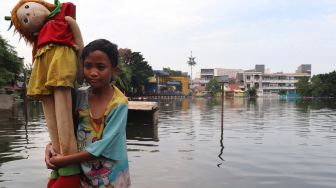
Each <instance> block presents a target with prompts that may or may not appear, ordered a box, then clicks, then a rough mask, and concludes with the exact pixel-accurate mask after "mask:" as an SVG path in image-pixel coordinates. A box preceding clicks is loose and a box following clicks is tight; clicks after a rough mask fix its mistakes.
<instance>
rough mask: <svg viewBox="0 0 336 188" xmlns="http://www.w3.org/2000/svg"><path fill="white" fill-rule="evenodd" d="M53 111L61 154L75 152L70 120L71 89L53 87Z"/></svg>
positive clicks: (74, 140) (75, 146) (72, 127)
mask: <svg viewBox="0 0 336 188" xmlns="http://www.w3.org/2000/svg"><path fill="white" fill-rule="evenodd" d="M54 99H55V112H56V121H57V129H58V135H61V136H60V137H59V142H60V152H61V154H62V155H69V154H73V153H77V151H78V150H77V142H76V138H75V133H74V126H73V121H72V102H71V89H70V88H66V87H55V88H54Z"/></svg>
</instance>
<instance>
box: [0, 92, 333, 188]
mask: <svg viewBox="0 0 336 188" xmlns="http://www.w3.org/2000/svg"><path fill="white" fill-rule="evenodd" d="M158 102H159V106H160V111H159V123H158V124H157V125H152V124H151V123H148V122H145V121H137V122H129V123H128V126H127V145H128V155H129V161H130V172H131V181H132V187H135V188H155V187H160V188H171V187H173V188H188V187H193V188H201V187H202V188H203V187H211V188H223V187H228V188H230V187H235V188H245V187H250V188H251V187H256V188H257V187H258V188H261V187H265V188H266V187H272V188H277V187H279V188H280V187H283V188H285V187H302V188H309V187H311V188H316V187H319V188H320V187H335V185H336V179H335V177H336V158H335V156H336V147H335V142H336V123H335V122H336V103H335V102H333V101H327V102H323V101H313V102H307V101H296V100H291V101H287V100H279V99H269V98H260V99H257V100H256V101H248V100H247V99H243V98H236V99H226V100H225V103H224V121H223V129H222V128H221V101H220V99H217V100H216V99H215V100H214V99H204V98H195V99H174V100H172V99H170V100H168V99H167V100H160V101H158ZM22 114H23V113H22V105H21V104H18V106H17V108H16V109H15V110H14V112H7V111H1V113H0V146H1V147H0V187H12V188H14V187H15V188H17V187H46V182H47V176H48V174H49V170H47V169H46V168H45V166H44V147H45V145H46V144H47V143H48V141H49V138H48V134H47V128H46V125H45V120H44V117H43V113H42V108H41V105H40V104H39V103H34V104H30V112H29V119H30V122H29V125H28V127H27V129H25V126H24V122H23V121H24V118H23V115H22Z"/></svg>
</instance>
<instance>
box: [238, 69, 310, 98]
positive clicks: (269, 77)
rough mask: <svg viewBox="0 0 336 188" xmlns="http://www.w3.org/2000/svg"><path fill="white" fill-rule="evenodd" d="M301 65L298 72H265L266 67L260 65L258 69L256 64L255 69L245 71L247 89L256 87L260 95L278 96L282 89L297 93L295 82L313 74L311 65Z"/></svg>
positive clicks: (292, 93) (288, 92) (293, 93)
mask: <svg viewBox="0 0 336 188" xmlns="http://www.w3.org/2000/svg"><path fill="white" fill-rule="evenodd" d="M300 67H301V68H300ZM300 67H299V68H298V70H300V71H296V73H282V72H278V73H264V72H265V71H264V67H262V66H258V69H257V66H256V68H255V69H254V70H249V71H245V72H244V73H243V82H244V86H245V90H247V89H249V88H252V87H254V88H256V89H257V95H258V96H272V95H276V96H277V95H278V93H279V91H280V90H285V91H286V92H287V94H288V95H295V94H296V87H295V84H296V83H297V82H298V81H299V79H300V78H302V77H310V76H311V74H310V69H309V68H310V67H311V66H306V65H305V66H302V65H301V66H300ZM308 69H309V71H308ZM257 70H258V71H257Z"/></svg>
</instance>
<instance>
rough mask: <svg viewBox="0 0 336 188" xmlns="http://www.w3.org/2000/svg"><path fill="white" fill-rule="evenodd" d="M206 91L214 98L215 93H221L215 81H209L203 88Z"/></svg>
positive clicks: (219, 86) (218, 84) (219, 85)
mask: <svg viewBox="0 0 336 188" xmlns="http://www.w3.org/2000/svg"><path fill="white" fill-rule="evenodd" d="M205 88H206V90H207V91H209V92H210V93H211V95H212V96H215V95H216V94H217V93H219V92H221V91H222V89H221V84H220V83H219V82H218V81H217V80H216V79H211V80H210V81H209V82H208V83H207V84H206V86H205Z"/></svg>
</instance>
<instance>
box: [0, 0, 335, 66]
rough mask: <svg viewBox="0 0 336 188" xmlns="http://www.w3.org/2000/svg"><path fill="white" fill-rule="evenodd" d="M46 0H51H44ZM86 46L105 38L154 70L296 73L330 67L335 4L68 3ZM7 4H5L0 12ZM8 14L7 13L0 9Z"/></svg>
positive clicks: (0, 30)
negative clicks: (191, 62) (303, 67)
mask: <svg viewBox="0 0 336 188" xmlns="http://www.w3.org/2000/svg"><path fill="white" fill-rule="evenodd" d="M50 1H51V0H50ZM72 2H73V3H75V4H76V5H77V21H78V23H79V25H80V27H81V30H82V33H83V37H84V40H85V42H86V43H88V42H90V41H92V40H94V39H97V38H107V39H109V40H111V41H113V42H115V43H117V44H118V45H119V47H122V48H131V49H132V50H133V51H140V52H141V53H142V54H143V55H144V57H145V58H146V60H147V61H148V62H149V64H150V65H152V66H153V68H154V69H161V68H162V67H170V68H172V69H179V70H182V71H189V70H190V69H189V67H188V65H187V63H186V61H187V58H188V56H189V55H190V51H191V50H192V51H193V55H194V56H196V62H197V65H196V67H195V69H200V68H208V67H222V68H244V69H249V68H253V67H254V64H265V65H266V66H267V67H269V68H271V69H272V70H274V71H281V70H283V71H285V72H294V71H295V69H296V67H297V66H299V65H300V64H303V63H311V64H313V70H312V71H313V73H323V72H329V71H331V70H332V69H335V65H334V64H335V63H333V62H334V61H335V58H336V57H335V55H334V54H335V53H333V49H335V44H336V37H335V36H336V35H335V33H336V25H335V22H336V14H335V12H336V10H335V9H336V1H333V0H319V1H315V0H295V1H293V0H253V1H250V0H207V1H204V0H182V1H181V0H170V1H164V0H160V1H157V0H143V1H137V0H115V1H107V0H96V1H79V0H73V1H72ZM13 4H14V2H13V1H4V2H2V5H1V7H0V13H1V15H0V16H2V17H3V16H4V15H7V13H8V12H9V10H10V8H11V7H12V6H13ZM5 13H6V14H5ZM7 27H8V23H5V22H4V21H2V20H1V21H0V34H1V35H3V36H4V37H5V38H7V39H8V40H10V42H11V44H12V45H13V46H16V47H17V49H18V51H19V54H22V55H23V56H24V57H25V58H26V60H27V61H28V62H29V61H30V59H31V58H30V57H29V56H30V54H31V52H30V50H31V49H30V47H28V46H26V45H25V44H24V42H23V41H22V42H20V43H18V37H17V36H15V37H12V31H10V32H7V31H5V30H6V29H7Z"/></svg>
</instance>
